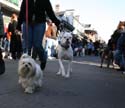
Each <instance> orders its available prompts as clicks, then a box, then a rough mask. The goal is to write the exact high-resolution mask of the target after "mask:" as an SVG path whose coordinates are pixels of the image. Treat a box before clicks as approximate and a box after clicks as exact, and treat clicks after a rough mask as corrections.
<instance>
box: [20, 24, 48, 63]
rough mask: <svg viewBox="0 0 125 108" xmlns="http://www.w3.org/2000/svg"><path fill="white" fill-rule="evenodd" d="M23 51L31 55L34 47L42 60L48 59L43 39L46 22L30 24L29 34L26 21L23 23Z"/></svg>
mask: <svg viewBox="0 0 125 108" xmlns="http://www.w3.org/2000/svg"><path fill="white" fill-rule="evenodd" d="M22 27H23V28H22V31H23V36H22V37H23V43H22V46H23V52H24V53H28V54H29V55H31V49H32V48H33V49H34V50H35V51H36V53H37V54H38V56H39V59H40V61H43V62H44V61H46V59H47V58H46V53H45V50H44V48H43V46H42V41H43V37H44V33H45V29H46V24H45V23H38V24H33V25H29V26H28V35H27V31H26V23H25V22H24V23H23V26H22Z"/></svg>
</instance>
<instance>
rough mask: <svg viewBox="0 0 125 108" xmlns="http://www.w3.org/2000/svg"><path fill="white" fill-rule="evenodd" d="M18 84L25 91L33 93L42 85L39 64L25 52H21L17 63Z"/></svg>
mask: <svg viewBox="0 0 125 108" xmlns="http://www.w3.org/2000/svg"><path fill="white" fill-rule="evenodd" d="M18 75H19V84H21V86H22V88H24V90H25V92H26V93H33V92H34V91H35V90H36V88H38V87H42V79H43V72H42V70H41V68H40V66H39V65H38V64H37V63H36V62H35V60H34V59H32V58H31V57H30V56H28V55H27V54H23V55H22V56H21V58H20V60H19V64H18Z"/></svg>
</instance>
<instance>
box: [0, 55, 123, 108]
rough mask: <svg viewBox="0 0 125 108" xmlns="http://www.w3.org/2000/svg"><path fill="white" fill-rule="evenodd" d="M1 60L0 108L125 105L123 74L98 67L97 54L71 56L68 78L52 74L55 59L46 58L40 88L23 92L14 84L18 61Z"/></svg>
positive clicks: (107, 107)
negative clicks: (4, 70) (4, 66)
mask: <svg viewBox="0 0 125 108" xmlns="http://www.w3.org/2000/svg"><path fill="white" fill-rule="evenodd" d="M5 63H6V72H5V73H4V74H3V75H1V76H0V108H125V75H123V74H122V73H121V72H118V71H116V70H115V69H112V68H110V69H108V68H106V67H104V68H100V67H99V66H100V64H99V63H100V59H99V57H94V56H85V57H75V58H74V61H73V72H72V73H71V77H70V78H69V79H66V78H62V77H61V76H57V75H56V72H57V71H58V68H59V64H58V61H57V60H48V62H47V66H46V69H45V71H44V79H43V87H42V88H41V89H40V90H38V91H37V92H35V93H34V94H25V93H24V92H23V89H22V88H21V87H20V85H19V84H18V75H17V67H18V60H15V61H14V60H5ZM65 66H67V62H65Z"/></svg>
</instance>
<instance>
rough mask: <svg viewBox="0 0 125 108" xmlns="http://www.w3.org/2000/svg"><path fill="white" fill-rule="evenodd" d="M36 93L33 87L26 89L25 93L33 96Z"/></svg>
mask: <svg viewBox="0 0 125 108" xmlns="http://www.w3.org/2000/svg"><path fill="white" fill-rule="evenodd" d="M33 92H34V91H33V89H32V88H31V87H28V88H26V89H25V93H28V94H32V93H33Z"/></svg>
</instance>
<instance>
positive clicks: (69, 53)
mask: <svg viewBox="0 0 125 108" xmlns="http://www.w3.org/2000/svg"><path fill="white" fill-rule="evenodd" d="M71 44H72V34H71V33H70V32H67V31H65V32H61V33H60V36H59V44H58V48H57V53H58V59H59V65H60V68H59V72H57V75H60V74H61V75H62V76H63V77H65V78H68V77H70V72H71V71H72V60H73V49H72V47H71ZM63 60H68V69H67V72H66V71H65V68H64V65H63V63H62V62H63Z"/></svg>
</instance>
